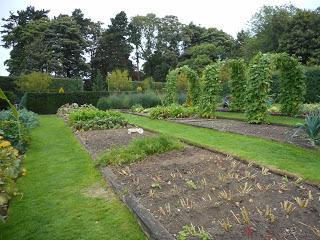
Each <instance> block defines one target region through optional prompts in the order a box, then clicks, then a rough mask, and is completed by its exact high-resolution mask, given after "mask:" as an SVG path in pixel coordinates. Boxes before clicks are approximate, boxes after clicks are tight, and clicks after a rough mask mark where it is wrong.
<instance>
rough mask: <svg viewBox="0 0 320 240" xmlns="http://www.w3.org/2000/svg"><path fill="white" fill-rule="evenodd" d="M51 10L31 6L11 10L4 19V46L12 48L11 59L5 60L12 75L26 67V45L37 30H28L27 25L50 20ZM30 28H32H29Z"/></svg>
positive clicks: (2, 31) (17, 73) (19, 72)
mask: <svg viewBox="0 0 320 240" xmlns="http://www.w3.org/2000/svg"><path fill="white" fill-rule="evenodd" d="M48 13H49V10H35V9H34V7H32V6H29V7H27V8H26V10H21V11H17V13H16V14H15V13H13V12H10V16H9V17H8V18H7V19H5V18H3V19H2V21H4V22H5V24H4V25H2V30H1V31H0V33H1V35H2V42H3V45H2V46H3V47H5V48H12V50H11V52H10V59H9V60H7V61H6V62H5V65H7V66H8V71H9V73H10V75H15V76H17V75H20V74H21V73H22V72H23V71H24V70H25V69H26V58H27V56H28V55H27V53H26V46H27V45H28V44H29V43H30V41H32V39H33V34H37V32H32V34H30V32H28V30H26V29H25V28H26V26H27V25H28V24H29V23H30V22H33V21H37V20H43V21H47V20H48ZM29 30H30V29H29Z"/></svg>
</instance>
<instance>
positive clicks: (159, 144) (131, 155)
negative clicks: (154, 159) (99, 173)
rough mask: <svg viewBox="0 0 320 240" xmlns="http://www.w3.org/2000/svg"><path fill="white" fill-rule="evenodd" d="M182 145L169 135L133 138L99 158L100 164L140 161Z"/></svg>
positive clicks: (179, 147)
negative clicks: (128, 142)
mask: <svg viewBox="0 0 320 240" xmlns="http://www.w3.org/2000/svg"><path fill="white" fill-rule="evenodd" d="M181 148H183V145H182V144H181V143H180V142H179V141H177V140H174V139H172V138H170V137H167V136H164V135H160V136H151V137H144V138H136V139H134V140H133V141H132V142H131V143H130V144H129V145H128V146H127V147H121V146H120V147H115V148H112V149H111V150H108V151H107V152H105V153H104V154H103V155H102V157H101V158H100V160H99V162H100V165H108V164H117V165H121V164H128V163H133V162H137V161H141V160H143V159H144V158H146V157H147V156H150V155H153V154H156V153H164V152H168V151H171V150H174V149H181Z"/></svg>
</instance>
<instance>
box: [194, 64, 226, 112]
mask: <svg viewBox="0 0 320 240" xmlns="http://www.w3.org/2000/svg"><path fill="white" fill-rule="evenodd" d="M220 69H221V64H220V63H215V64H211V65H209V66H207V67H206V68H205V69H204V71H203V73H202V79H201V80H202V81H201V96H200V101H199V104H198V106H199V113H200V115H201V116H202V117H213V116H214V114H215V111H216V106H217V99H218V95H219V93H220V92H221V90H222V84H221V81H220V79H219V74H220Z"/></svg>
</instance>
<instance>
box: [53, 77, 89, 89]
mask: <svg viewBox="0 0 320 240" xmlns="http://www.w3.org/2000/svg"><path fill="white" fill-rule="evenodd" d="M61 88H62V89H63V91H64V92H65V93H67V92H81V91H83V81H82V80H81V79H72V78H52V81H51V83H50V86H49V91H50V92H59V90H60V89H61Z"/></svg>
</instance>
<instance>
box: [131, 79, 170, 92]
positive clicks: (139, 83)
mask: <svg viewBox="0 0 320 240" xmlns="http://www.w3.org/2000/svg"><path fill="white" fill-rule="evenodd" d="M142 86H143V81H132V91H136V90H137V87H142ZM150 87H151V89H152V90H156V91H162V90H163V89H164V87H165V82H152V83H151V86H150Z"/></svg>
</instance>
